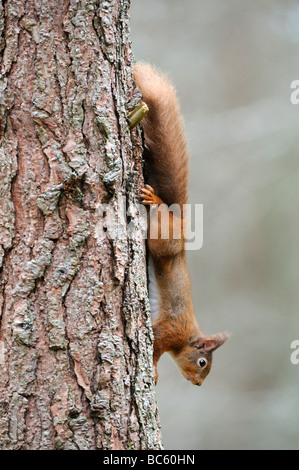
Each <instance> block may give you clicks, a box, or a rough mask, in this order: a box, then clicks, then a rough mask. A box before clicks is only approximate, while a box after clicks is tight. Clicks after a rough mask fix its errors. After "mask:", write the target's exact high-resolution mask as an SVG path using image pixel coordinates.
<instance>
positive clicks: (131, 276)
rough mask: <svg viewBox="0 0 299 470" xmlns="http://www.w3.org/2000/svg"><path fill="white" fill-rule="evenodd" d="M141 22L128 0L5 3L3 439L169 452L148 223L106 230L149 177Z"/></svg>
mask: <svg viewBox="0 0 299 470" xmlns="http://www.w3.org/2000/svg"><path fill="white" fill-rule="evenodd" d="M128 24H129V1H128V0H105V1H104V0H103V1H102V0H70V1H68V0H26V1H25V0H5V1H4V0H2V1H1V2H0V34H1V40H0V49H1V76H0V108H1V113H0V114H1V115H0V118H1V125H0V131H1V148H0V152H1V153H0V204H1V205H0V319H1V329H0V373H1V375H0V407H1V408H0V446H1V448H2V449H21V450H25V449H35V450H36V449H91V450H92V449H157V448H161V442H160V432H159V422H158V416H157V408H156V402H155V389H154V384H153V377H154V374H153V367H152V342H153V336H152V330H151V323H150V316H149V303H148V296H147V285H146V268H145V266H146V265H145V249H144V240H142V237H141V236H140V234H141V229H142V227H141V224H140V219H139V217H138V213H137V212H136V211H131V213H130V214H129V215H127V214H125V218H124V221H123V222H124V225H125V226H126V225H127V224H128V222H131V223H134V224H135V234H136V237H134V238H133V237H132V238H128V237H113V236H112V237H111V236H109V233H108V232H107V227H106V228H105V227H104V229H103V230H102V225H101V222H102V221H103V220H104V219H105V217H106V216H107V211H109V210H110V209H113V210H114V213H115V217H119V218H121V216H122V208H123V207H122V204H123V201H125V207H126V208H128V207H129V206H130V204H133V203H137V202H138V194H139V189H140V185H141V183H142V159H141V153H142V142H141V134H140V130H139V129H137V130H135V129H134V130H133V131H130V129H129V128H128V123H127V120H126V116H127V114H128V112H129V111H130V110H131V109H132V108H134V106H136V105H137V103H138V101H139V100H140V95H139V92H138V91H137V90H136V89H135V88H134V83H133V78H132V54H131V48H130V35H129V25H128ZM104 203H105V204H106V206H104V209H105V210H103V204H104ZM105 230H106V232H105Z"/></svg>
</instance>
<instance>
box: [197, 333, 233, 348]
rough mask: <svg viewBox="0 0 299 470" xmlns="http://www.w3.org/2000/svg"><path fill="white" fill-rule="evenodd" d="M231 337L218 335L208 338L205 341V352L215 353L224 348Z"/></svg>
mask: <svg viewBox="0 0 299 470" xmlns="http://www.w3.org/2000/svg"><path fill="white" fill-rule="evenodd" d="M229 337H230V335H229V334H228V333H217V334H216V335H213V336H208V337H206V338H205V339H204V341H203V347H204V350H205V351H207V352H211V351H215V349H217V348H219V347H220V346H222V345H223V343H225V341H227V340H228V338H229Z"/></svg>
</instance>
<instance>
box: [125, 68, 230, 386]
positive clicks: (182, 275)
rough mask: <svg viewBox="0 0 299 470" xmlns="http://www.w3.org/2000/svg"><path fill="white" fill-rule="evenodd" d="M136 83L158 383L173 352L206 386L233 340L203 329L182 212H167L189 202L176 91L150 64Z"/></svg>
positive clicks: (187, 375)
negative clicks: (164, 359) (216, 357)
mask: <svg viewBox="0 0 299 470" xmlns="http://www.w3.org/2000/svg"><path fill="white" fill-rule="evenodd" d="M134 80H135V83H136V84H137V85H138V87H139V88H140V90H141V92H142V95H143V100H144V101H145V103H146V105H147V106H148V109H149V110H148V113H147V114H146V116H145V117H144V119H143V120H142V127H143V130H144V138H145V152H144V155H145V160H146V165H147V169H148V173H149V179H148V184H146V185H145V186H144V188H143V189H142V191H141V198H142V203H143V204H144V205H146V206H148V208H149V227H148V232H149V235H148V239H147V245H148V250H149V298H150V305H151V315H152V322H153V332H154V354H153V363H154V370H155V381H156V383H157V380H158V371H157V363H158V361H159V359H160V357H161V355H162V354H163V353H164V352H169V353H170V354H171V356H172V357H173V358H174V360H175V362H176V364H177V366H178V368H179V370H180V371H181V373H182V375H183V376H184V377H185V378H186V379H187V380H190V381H191V383H192V384H195V385H202V383H203V381H204V380H205V378H206V376H207V375H208V373H209V372H210V369H211V364H212V353H213V351H215V350H216V349H217V348H219V346H221V345H222V344H223V343H224V342H225V341H226V340H227V339H228V336H229V335H228V334H227V333H218V334H215V335H213V336H205V335H204V334H203V333H202V331H201V330H200V328H199V325H198V322H197V320H196V317H195V314H194V310H193V304H192V299H191V290H190V280H189V275H188V270H187V264H186V252H185V236H184V220H183V211H178V213H175V212H172V211H170V210H168V208H169V206H171V205H172V204H177V205H178V207H179V208H181V209H182V208H183V205H184V204H186V203H187V186H188V160H189V156H188V147H187V142H186V137H185V132H184V126H183V121H182V117H181V115H180V111H179V105H178V100H177V97H176V92H175V89H174V87H173V85H172V84H171V83H170V82H169V80H168V79H167V78H166V76H165V75H163V74H162V73H160V72H159V71H158V70H156V69H155V68H153V67H152V66H150V65H148V64H142V63H136V64H135V65H134ZM165 217H166V218H165ZM165 220H167V221H168V220H169V226H168V227H165V226H164V225H163V224H164V223H165ZM166 229H167V230H168V232H169V236H168V233H166ZM177 229H179V230H181V234H182V235H181V236H180V237H179V238H178V237H177V236H176V237H174V236H173V235H174V233H175V230H177ZM153 233H154V234H155V236H152V234H153Z"/></svg>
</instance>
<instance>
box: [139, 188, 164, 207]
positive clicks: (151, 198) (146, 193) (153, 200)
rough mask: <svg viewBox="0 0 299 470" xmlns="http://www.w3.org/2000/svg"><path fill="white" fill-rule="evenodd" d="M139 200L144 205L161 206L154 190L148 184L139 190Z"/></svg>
mask: <svg viewBox="0 0 299 470" xmlns="http://www.w3.org/2000/svg"><path fill="white" fill-rule="evenodd" d="M141 198H142V204H144V205H151V204H162V201H161V199H160V198H159V197H158V196H156V195H155V191H154V189H153V188H152V187H151V186H149V185H148V184H146V185H145V186H144V187H143V188H142V189H141Z"/></svg>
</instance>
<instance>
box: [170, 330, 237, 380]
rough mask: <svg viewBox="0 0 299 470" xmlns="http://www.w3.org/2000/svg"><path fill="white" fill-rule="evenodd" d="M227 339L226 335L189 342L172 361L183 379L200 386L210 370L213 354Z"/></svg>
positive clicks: (219, 334) (220, 334)
mask: <svg viewBox="0 0 299 470" xmlns="http://www.w3.org/2000/svg"><path fill="white" fill-rule="evenodd" d="M228 338H229V334H228V333H217V334H216V335H213V336H204V337H202V336H201V337H199V338H197V339H196V340H192V341H190V343H188V345H187V346H185V347H184V348H183V349H182V350H181V351H179V352H178V353H175V354H174V359H175V361H176V363H177V365H178V367H179V369H180V371H181V373H182V375H183V376H184V377H185V379H187V380H190V382H191V383H193V384H194V385H202V383H203V382H204V380H205V378H206V376H207V375H208V373H209V372H210V370H211V366H212V355H213V352H214V351H215V350H216V349H218V348H219V347H220V346H222V344H223V343H225V341H226V340H227V339H228Z"/></svg>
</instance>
